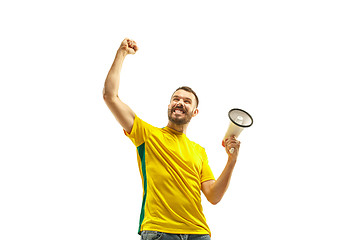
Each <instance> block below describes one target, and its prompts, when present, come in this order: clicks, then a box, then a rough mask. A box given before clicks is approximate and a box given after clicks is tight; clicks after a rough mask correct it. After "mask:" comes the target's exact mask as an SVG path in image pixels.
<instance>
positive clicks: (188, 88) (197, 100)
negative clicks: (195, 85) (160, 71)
mask: <svg viewBox="0 0 360 240" xmlns="http://www.w3.org/2000/svg"><path fill="white" fill-rule="evenodd" d="M178 90H184V91H186V92H190V93H192V94H194V96H195V99H196V108H197V107H198V106H199V98H198V96H197V95H196V93H195V92H194V90H192V89H191V88H190V87H187V86H182V87H179V88H178V89H176V90H175V92H176V91H178ZM175 92H174V93H175ZM174 93H173V95H174Z"/></svg>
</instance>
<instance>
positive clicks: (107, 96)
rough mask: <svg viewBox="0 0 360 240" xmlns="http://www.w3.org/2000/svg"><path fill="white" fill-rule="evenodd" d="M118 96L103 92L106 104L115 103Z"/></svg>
mask: <svg viewBox="0 0 360 240" xmlns="http://www.w3.org/2000/svg"><path fill="white" fill-rule="evenodd" d="M116 97H117V96H116V95H113V94H109V93H106V92H105V91H103V99H104V101H105V102H113V101H114V100H115V98H116Z"/></svg>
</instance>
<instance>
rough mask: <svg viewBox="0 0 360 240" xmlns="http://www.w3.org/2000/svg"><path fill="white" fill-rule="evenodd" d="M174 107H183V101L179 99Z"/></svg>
mask: <svg viewBox="0 0 360 240" xmlns="http://www.w3.org/2000/svg"><path fill="white" fill-rule="evenodd" d="M176 106H184V100H182V99H180V100H179V101H178V102H177V103H176Z"/></svg>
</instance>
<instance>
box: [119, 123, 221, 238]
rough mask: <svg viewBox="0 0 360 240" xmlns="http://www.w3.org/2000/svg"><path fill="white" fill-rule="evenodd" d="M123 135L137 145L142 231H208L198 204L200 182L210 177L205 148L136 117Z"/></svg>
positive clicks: (186, 232)
mask: <svg viewBox="0 0 360 240" xmlns="http://www.w3.org/2000/svg"><path fill="white" fill-rule="evenodd" d="M124 132H125V134H126V135H127V136H128V137H129V138H130V139H131V141H132V142H133V143H134V144H135V146H136V148H137V153H138V154H137V160H138V165H139V170H140V175H141V178H142V183H143V203H142V208H141V214H140V222H139V234H140V233H141V231H144V230H147V231H159V232H165V233H174V234H209V235H210V229H209V227H208V225H207V223H206V219H205V216H204V214H203V209H202V206H201V192H200V191H201V183H202V182H205V181H208V180H213V179H215V178H214V175H213V173H212V171H211V169H210V167H209V164H208V159H207V156H206V153H205V149H204V148H202V147H201V146H200V145H198V144H196V143H194V142H192V141H190V140H189V139H188V138H187V137H186V135H185V134H183V133H180V132H177V131H175V130H173V129H171V128H168V127H165V128H156V127H153V126H151V125H150V124H148V123H146V122H144V121H142V120H141V119H140V118H138V117H137V116H136V117H135V121H134V125H133V128H132V130H131V133H127V132H126V131H124Z"/></svg>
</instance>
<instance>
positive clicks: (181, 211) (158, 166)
mask: <svg viewBox="0 0 360 240" xmlns="http://www.w3.org/2000/svg"><path fill="white" fill-rule="evenodd" d="M137 50H138V47H137V45H136V42H135V41H132V40H130V39H125V40H124V41H123V42H122V43H121V45H120V48H119V49H118V51H117V54H116V57H115V60H114V62H113V64H112V66H111V68H110V71H109V73H108V76H107V78H106V81H105V87H104V91H103V96H104V100H105V102H106V104H107V106H108V107H109V109H110V110H111V112H112V113H113V114H114V116H115V118H116V119H117V121H118V122H119V123H120V125H121V126H122V127H123V129H124V133H125V135H126V136H128V137H129V138H130V140H131V141H132V142H133V143H134V144H135V146H136V148H137V153H138V154H137V160H138V165H139V171H140V174H141V177H142V183H143V190H144V192H143V203H142V209H141V214H140V224H139V234H141V239H142V240H153V239H160V238H161V239H163V240H177V239H188V240H200V239H201V240H208V239H210V234H211V233H210V229H209V227H208V225H207V223H206V219H205V216H204V214H203V210H202V206H201V192H200V191H202V192H203V193H204V195H205V196H206V198H207V200H208V201H209V202H211V203H212V204H217V203H218V202H219V201H220V200H221V198H222V197H223V195H224V193H225V191H226V189H227V188H228V186H229V183H230V178H231V174H232V171H233V169H234V166H235V163H236V160H237V156H238V152H239V148H240V142H239V141H237V140H236V139H235V137H231V138H229V139H226V140H225V141H223V146H224V147H225V150H226V153H227V154H228V161H227V164H226V166H225V168H224V170H223V172H222V174H221V175H220V177H219V178H218V179H217V180H215V178H214V176H213V174H212V171H211V169H210V167H209V164H208V159H207V156H206V153H205V150H204V148H202V147H201V146H200V145H198V144H196V143H194V142H192V141H190V140H189V139H188V138H187V137H186V129H187V127H188V125H189V122H190V120H191V118H193V117H195V116H196V115H197V114H198V113H199V110H198V108H197V107H198V104H199V100H198V97H197V96H196V93H195V92H194V91H193V90H192V89H191V88H189V87H181V88H179V89H177V90H176V91H175V92H174V93H173V95H172V96H171V100H170V104H169V105H168V119H169V121H168V124H167V126H166V127H164V128H156V127H153V126H151V125H150V124H148V123H146V122H144V121H142V120H141V119H140V118H139V117H138V116H137V115H136V114H135V113H134V112H133V111H132V110H131V109H130V107H129V106H127V105H126V104H125V103H124V102H122V101H121V100H120V98H119V96H118V89H119V81H120V71H121V68H122V64H123V61H124V59H125V57H126V56H127V55H128V54H135V53H136V51H137ZM231 148H234V152H233V153H232V154H231V153H230V152H229V150H230V149H231Z"/></svg>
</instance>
